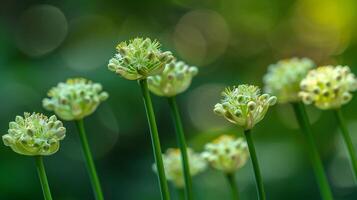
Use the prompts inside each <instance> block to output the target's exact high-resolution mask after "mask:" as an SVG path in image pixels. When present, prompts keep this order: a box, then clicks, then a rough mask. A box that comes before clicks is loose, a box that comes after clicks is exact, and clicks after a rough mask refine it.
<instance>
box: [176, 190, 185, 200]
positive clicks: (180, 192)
mask: <svg viewBox="0 0 357 200" xmlns="http://www.w3.org/2000/svg"><path fill="white" fill-rule="evenodd" d="M177 194H178V199H179V200H185V190H184V189H183V188H177Z"/></svg>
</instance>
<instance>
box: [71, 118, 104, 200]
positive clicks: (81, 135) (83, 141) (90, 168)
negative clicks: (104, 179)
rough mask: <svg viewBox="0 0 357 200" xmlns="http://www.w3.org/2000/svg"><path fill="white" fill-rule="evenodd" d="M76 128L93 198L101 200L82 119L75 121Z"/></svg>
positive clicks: (100, 191) (100, 192) (101, 196)
mask: <svg viewBox="0 0 357 200" xmlns="http://www.w3.org/2000/svg"><path fill="white" fill-rule="evenodd" d="M76 126H77V129H78V132H79V138H80V140H81V144H82V150H83V153H84V158H85V163H86V166H87V171H88V174H89V177H90V181H91V184H92V188H93V191H94V194H95V198H96V200H103V199H104V196H103V192H102V188H101V186H100V182H99V178H98V175H97V171H96V169H95V164H94V161H93V156H92V153H91V150H90V147H89V144H88V139H87V135H86V131H85V129H84V123H83V119H81V120H78V121H76Z"/></svg>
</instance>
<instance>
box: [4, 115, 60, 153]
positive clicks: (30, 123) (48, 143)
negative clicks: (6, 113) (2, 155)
mask: <svg viewBox="0 0 357 200" xmlns="http://www.w3.org/2000/svg"><path fill="white" fill-rule="evenodd" d="M65 133H66V128H65V127H63V124H62V122H61V121H59V120H57V118H56V116H54V115H52V116H51V117H50V118H47V117H46V116H45V115H43V114H40V113H33V114H30V113H25V114H24V117H21V116H16V119H15V121H12V122H10V123H9V130H8V134H5V135H3V136H2V139H3V142H4V144H5V145H6V146H9V147H10V148H11V149H12V150H13V151H15V152H16V153H18V154H22V155H28V156H38V155H42V156H48V155H51V154H54V153H56V152H57V151H58V149H59V147H60V141H61V140H63V139H64V137H65Z"/></svg>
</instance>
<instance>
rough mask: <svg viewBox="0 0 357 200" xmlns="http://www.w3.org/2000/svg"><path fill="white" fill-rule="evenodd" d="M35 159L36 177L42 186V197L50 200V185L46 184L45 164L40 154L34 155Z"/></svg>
mask: <svg viewBox="0 0 357 200" xmlns="http://www.w3.org/2000/svg"><path fill="white" fill-rule="evenodd" d="M35 161H36V168H37V173H38V177H39V178H40V182H41V186H42V191H43V197H44V198H45V200H52V196H51V191H50V186H49V185H48V181H47V175H46V171H45V165H44V164H43V158H42V156H35Z"/></svg>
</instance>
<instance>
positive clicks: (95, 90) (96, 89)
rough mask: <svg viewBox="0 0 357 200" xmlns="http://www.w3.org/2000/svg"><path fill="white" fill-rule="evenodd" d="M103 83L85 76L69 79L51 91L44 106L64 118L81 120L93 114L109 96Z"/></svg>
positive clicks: (44, 101) (44, 100)
mask: <svg viewBox="0 0 357 200" xmlns="http://www.w3.org/2000/svg"><path fill="white" fill-rule="evenodd" d="M102 90H103V89H102V85H101V84H99V83H92V82H91V81H89V80H87V79H84V78H75V79H68V80H67V81H66V83H59V84H58V85H57V86H56V87H53V88H52V89H51V90H50V91H49V92H48V96H49V97H50V98H45V99H43V102H42V103H43V107H44V108H45V109H47V110H49V111H54V112H55V113H56V115H58V116H59V117H60V118H62V119H63V120H68V121H69V120H80V119H83V118H84V117H86V116H88V115H90V114H92V113H93V112H94V111H95V110H96V109H97V107H98V106H99V104H100V103H101V102H102V101H104V100H106V99H107V98H108V96H109V95H108V93H106V92H103V91H102Z"/></svg>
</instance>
